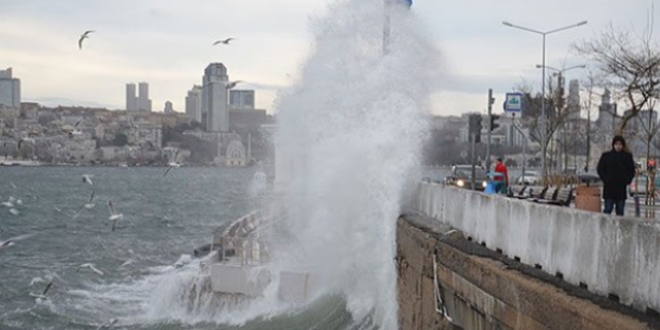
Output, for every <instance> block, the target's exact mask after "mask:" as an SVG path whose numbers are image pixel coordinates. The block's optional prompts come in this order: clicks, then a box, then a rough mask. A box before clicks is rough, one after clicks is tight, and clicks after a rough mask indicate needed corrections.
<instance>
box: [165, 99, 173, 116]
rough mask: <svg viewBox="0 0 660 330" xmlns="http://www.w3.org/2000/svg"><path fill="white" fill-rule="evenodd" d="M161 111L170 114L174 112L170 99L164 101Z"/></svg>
mask: <svg viewBox="0 0 660 330" xmlns="http://www.w3.org/2000/svg"><path fill="white" fill-rule="evenodd" d="M163 112H164V113H165V114H166V115H171V114H173V113H174V108H173V107H172V102H170V101H165V109H163Z"/></svg>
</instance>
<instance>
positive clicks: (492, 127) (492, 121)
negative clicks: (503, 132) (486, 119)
mask: <svg viewBox="0 0 660 330" xmlns="http://www.w3.org/2000/svg"><path fill="white" fill-rule="evenodd" d="M498 119H500V116H499V115H490V131H491V132H492V131H494V130H495V129H497V128H498V127H500V124H498V123H497V120H498Z"/></svg>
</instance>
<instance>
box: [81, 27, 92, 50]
mask: <svg viewBox="0 0 660 330" xmlns="http://www.w3.org/2000/svg"><path fill="white" fill-rule="evenodd" d="M92 32H94V31H92V30H89V31H85V33H83V34H82V35H81V36H80V39H78V48H79V49H82V44H83V40H85V39H87V38H89V34H90V33H92Z"/></svg>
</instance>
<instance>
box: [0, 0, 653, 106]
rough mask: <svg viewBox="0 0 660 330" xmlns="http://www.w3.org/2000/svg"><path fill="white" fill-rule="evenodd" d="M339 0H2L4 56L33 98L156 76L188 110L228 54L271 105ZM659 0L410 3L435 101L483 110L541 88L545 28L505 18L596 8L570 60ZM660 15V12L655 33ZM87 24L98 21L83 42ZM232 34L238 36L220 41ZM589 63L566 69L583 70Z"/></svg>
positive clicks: (567, 17)
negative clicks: (490, 98)
mask: <svg viewBox="0 0 660 330" xmlns="http://www.w3.org/2000/svg"><path fill="white" fill-rule="evenodd" d="M333 1H334V0H187V1H181V0H130V1H129V0H112V1H110V0H108V1H100V0H99V1H89V0H85V1H83V0H0V68H6V67H13V68H14V74H15V76H17V77H18V78H20V79H21V89H22V96H23V100H24V101H28V100H32V101H39V102H42V103H45V104H48V105H55V104H58V103H62V104H78V105H87V106H93V105H101V106H105V107H109V108H111V109H123V108H125V84H126V83H127V82H140V81H146V82H148V83H149V84H150V96H151V98H152V100H153V109H154V110H155V111H162V109H163V106H164V103H165V101H166V100H171V101H172V102H173V103H174V108H175V109H176V110H177V111H184V98H185V95H186V92H187V90H188V89H190V88H191V87H192V85H193V84H200V82H201V76H202V74H203V70H204V68H205V67H206V65H207V64H208V63H210V62H223V63H224V64H225V65H226V66H227V67H228V70H229V76H230V79H232V80H237V79H239V80H245V81H249V82H251V83H253V84H252V85H246V86H243V87H244V88H251V89H255V90H256V91H257V105H258V107H260V108H263V109H267V110H269V111H272V110H273V100H274V98H275V96H276V93H277V88H278V87H280V86H286V85H287V84H288V83H290V82H291V80H292V79H295V75H296V72H297V68H298V66H299V65H300V64H301V63H302V61H303V60H304V58H305V55H306V54H307V52H308V51H309V45H310V42H311V40H312V37H311V35H310V33H309V29H308V20H309V17H313V16H318V15H322V14H323V13H324V11H325V8H326V6H327V5H328V4H329V3H331V2H333ZM356 1H359V0H356ZM651 1H653V0H650V1H649V0H599V1H596V0H553V1H540V0H499V1H492V0H461V1H442V0H414V5H413V8H412V12H411V15H415V16H416V17H417V18H418V19H419V20H421V21H422V22H423V23H424V25H425V26H426V28H427V29H428V35H429V36H430V37H431V38H432V39H433V40H432V41H433V42H434V43H435V44H436V45H437V47H438V49H439V50H440V52H441V56H442V63H443V65H444V67H443V68H442V70H443V71H444V76H443V77H442V78H441V80H440V81H438V89H437V91H436V93H435V94H434V95H433V97H432V107H433V109H432V111H433V112H434V113H436V114H458V113H464V112H470V111H482V110H484V109H485V108H486V99H487V96H486V95H487V90H488V88H493V89H494V91H495V96H496V97H497V99H498V102H497V104H501V100H502V97H503V94H504V93H505V92H507V91H509V90H511V89H512V87H513V86H516V85H519V84H520V83H521V82H522V81H523V80H525V81H526V82H528V83H531V84H535V87H536V88H540V79H541V78H540V77H541V71H540V70H539V69H536V68H535V65H536V64H537V63H540V62H541V45H542V43H541V41H542V39H541V36H540V35H535V34H532V33H528V32H524V31H521V30H515V29H512V28H508V27H505V26H503V25H502V23H501V22H502V21H509V22H511V23H514V24H518V25H522V26H526V27H529V28H532V29H536V30H541V31H544V30H545V31H547V30H552V29H555V28H559V27H563V26H566V25H571V24H574V23H577V22H579V21H583V20H588V21H589V24H588V25H586V26H582V27H579V28H576V29H571V30H567V31H563V32H559V33H557V34H553V35H549V36H548V40H547V65H549V66H554V67H557V68H561V67H569V66H572V65H576V64H583V63H585V62H584V61H583V60H581V59H580V58H578V57H577V56H576V55H575V54H574V53H573V52H572V51H571V47H570V46H571V44H572V43H574V42H576V41H579V40H583V39H585V38H589V37H592V36H594V35H596V34H597V33H598V32H599V31H602V30H603V29H605V28H607V26H608V25H609V24H612V25H613V26H614V27H616V28H622V29H630V30H634V31H637V32H640V33H641V32H643V31H644V30H645V29H646V28H647V22H648V19H647V17H648V13H649V11H650V8H651ZM656 7H660V6H656ZM654 11H655V12H656V13H657V11H658V8H655V10H654ZM656 16H657V15H656ZM658 25H660V17H658V19H657V20H655V23H654V24H653V29H654V31H655V32H654V33H656V34H655V36H656V37H655V39H656V40H657V36H660V30H658ZM85 30H96V31H97V33H95V34H92V35H91V38H90V39H89V40H86V41H85V49H84V50H82V51H79V50H78V47H77V40H78V37H79V36H80V34H81V33H82V32H83V31H85ZM226 37H235V38H237V40H236V42H235V43H234V44H232V45H231V46H229V47H227V46H216V47H211V44H212V42H213V41H215V40H217V39H221V38H226ZM580 71H581V70H572V71H569V72H568V73H567V78H568V79H569V80H570V79H573V78H580V76H581V75H582V74H584V71H583V72H580Z"/></svg>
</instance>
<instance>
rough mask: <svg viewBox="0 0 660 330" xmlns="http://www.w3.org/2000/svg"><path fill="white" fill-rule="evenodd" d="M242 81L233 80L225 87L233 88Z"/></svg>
mask: <svg viewBox="0 0 660 330" xmlns="http://www.w3.org/2000/svg"><path fill="white" fill-rule="evenodd" d="M242 82H243V81H242V80H236V81H232V82H230V83H228V84H227V85H226V86H225V88H227V89H232V88H234V87H236V85H237V84H239V83H242Z"/></svg>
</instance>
